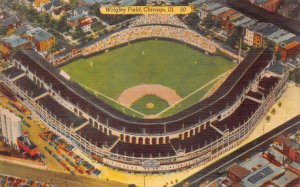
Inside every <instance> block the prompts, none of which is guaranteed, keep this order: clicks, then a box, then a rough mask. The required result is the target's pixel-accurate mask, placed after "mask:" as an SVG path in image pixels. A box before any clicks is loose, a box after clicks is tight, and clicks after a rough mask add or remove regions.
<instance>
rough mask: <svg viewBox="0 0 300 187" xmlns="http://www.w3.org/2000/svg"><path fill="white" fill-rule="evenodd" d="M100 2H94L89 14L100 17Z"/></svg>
mask: <svg viewBox="0 0 300 187" xmlns="http://www.w3.org/2000/svg"><path fill="white" fill-rule="evenodd" d="M99 8H100V3H95V4H94V5H93V6H92V7H91V10H90V13H91V15H94V16H97V17H100V9H99Z"/></svg>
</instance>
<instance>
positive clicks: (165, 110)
mask: <svg viewBox="0 0 300 187" xmlns="http://www.w3.org/2000/svg"><path fill="white" fill-rule="evenodd" d="M230 71H232V69H230V70H228V71H226V72H225V73H223V74H222V75H219V76H218V77H216V78H215V79H213V80H211V81H210V82H208V83H206V84H205V85H203V86H202V87H200V88H198V89H197V90H195V91H194V92H192V93H190V94H189V95H187V96H186V97H184V98H182V99H181V100H180V101H177V102H176V103H174V104H173V105H171V106H169V107H168V108H166V109H164V110H162V111H161V112H159V113H158V114H156V115H157V116H160V115H161V114H163V113H165V112H167V111H168V110H170V109H172V108H173V107H174V106H176V105H177V104H179V103H181V102H182V101H184V100H186V99H187V98H189V97H191V96H192V95H194V94H195V93H197V92H199V91H200V90H202V89H204V88H205V87H207V86H208V85H210V84H212V83H213V82H215V81H217V80H218V79H220V78H222V77H223V76H225V75H226V74H227V73H228V72H230ZM206 95H207V94H206ZM203 97H204V96H203ZM203 97H202V98H203Z"/></svg>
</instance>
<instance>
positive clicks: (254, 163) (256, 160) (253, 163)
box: [240, 154, 270, 171]
mask: <svg viewBox="0 0 300 187" xmlns="http://www.w3.org/2000/svg"><path fill="white" fill-rule="evenodd" d="M269 163H270V162H268V161H267V160H266V159H264V158H262V157H261V156H260V154H258V155H255V156H254V157H252V158H250V159H249V160H247V161H245V162H243V163H242V164H240V165H241V166H242V167H244V168H245V169H247V170H250V171H254V170H257V169H259V168H261V167H263V166H265V165H267V164H269Z"/></svg>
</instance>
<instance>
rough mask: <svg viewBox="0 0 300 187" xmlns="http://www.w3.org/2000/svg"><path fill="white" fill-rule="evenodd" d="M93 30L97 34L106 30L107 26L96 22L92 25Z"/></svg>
mask: <svg viewBox="0 0 300 187" xmlns="http://www.w3.org/2000/svg"><path fill="white" fill-rule="evenodd" d="M91 27H92V30H93V31H94V32H96V31H99V30H101V29H104V28H105V26H104V25H103V24H102V23H101V22H99V21H98V22H94V23H92V26H91Z"/></svg>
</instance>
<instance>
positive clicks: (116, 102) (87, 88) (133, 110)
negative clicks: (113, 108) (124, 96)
mask: <svg viewBox="0 0 300 187" xmlns="http://www.w3.org/2000/svg"><path fill="white" fill-rule="evenodd" d="M78 84H79V85H80V86H82V87H83V88H85V89H86V90H90V91H92V92H94V93H95V95H96V94H98V95H100V96H102V97H104V98H106V99H108V100H110V101H112V102H114V103H115V104H118V105H119V106H122V107H124V108H125V109H128V110H131V111H132V112H135V113H137V114H140V115H142V116H143V117H145V116H146V114H143V113H141V112H139V111H137V110H135V109H133V108H128V107H126V106H124V105H122V104H121V103H119V102H118V101H116V100H114V99H113V98H111V97H108V96H106V95H104V94H102V93H100V92H97V91H95V90H93V89H91V88H89V87H88V86H84V85H82V84H81V83H78Z"/></svg>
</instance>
